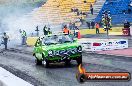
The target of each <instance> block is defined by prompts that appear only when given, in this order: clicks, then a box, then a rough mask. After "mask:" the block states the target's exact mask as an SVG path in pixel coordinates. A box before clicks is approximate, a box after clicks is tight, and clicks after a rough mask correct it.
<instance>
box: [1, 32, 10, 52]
mask: <svg viewBox="0 0 132 86" xmlns="http://www.w3.org/2000/svg"><path fill="white" fill-rule="evenodd" d="M2 39H3V44H4V45H5V50H7V43H8V40H9V36H8V35H7V34H6V33H5V32H4V34H3V36H2Z"/></svg>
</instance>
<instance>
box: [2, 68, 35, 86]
mask: <svg viewBox="0 0 132 86" xmlns="http://www.w3.org/2000/svg"><path fill="white" fill-rule="evenodd" d="M0 86H33V85H31V84H30V83H28V82H26V81H24V80H23V79H21V78H19V77H17V76H15V75H13V74H12V73H10V72H9V71H7V70H5V69H3V68H1V67H0Z"/></svg>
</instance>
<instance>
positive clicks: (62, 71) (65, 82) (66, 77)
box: [0, 50, 132, 86]
mask: <svg viewBox="0 0 132 86" xmlns="http://www.w3.org/2000/svg"><path fill="white" fill-rule="evenodd" d="M22 52H23V53H22ZM25 52H26V51H24V50H22V51H21V52H19V51H18V52H15V51H4V52H3V53H4V54H3V55H1V54H2V53H0V64H1V65H0V66H2V67H4V68H5V69H7V70H9V71H11V72H12V73H13V74H15V75H17V76H18V77H20V78H23V79H24V80H26V81H28V82H29V83H31V84H34V85H35V86H80V85H81V86H111V85H113V86H119V85H120V86H126V85H130V84H132V83H131V82H129V83H121V82H119V83H116V82H115V83H113V82H94V83H93V82H88V83H84V84H79V83H78V82H77V80H76V78H75V76H76V72H77V64H76V62H72V64H71V66H69V67H65V66H64V64H55V65H52V66H51V67H50V68H44V67H43V65H42V66H36V65H35V63H34V61H33V60H34V57H33V56H32V55H30V54H25ZM101 57H102V58H100V57H99V56H96V55H91V54H83V65H84V66H85V68H86V69H87V70H88V71H105V72H106V71H128V68H129V66H131V65H132V64H130V63H123V64H124V66H126V67H128V68H124V66H123V68H122V67H120V65H122V60H119V61H118V64H120V65H117V64H115V63H114V62H117V60H116V61H114V59H106V58H105V57H103V56H102V55H101ZM111 60H112V62H110V63H109V61H111ZM104 63H105V64H104ZM128 64H129V65H128ZM35 82H36V83H35ZM108 84H109V85H108Z"/></svg>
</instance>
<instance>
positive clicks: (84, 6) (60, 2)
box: [32, 0, 95, 25]
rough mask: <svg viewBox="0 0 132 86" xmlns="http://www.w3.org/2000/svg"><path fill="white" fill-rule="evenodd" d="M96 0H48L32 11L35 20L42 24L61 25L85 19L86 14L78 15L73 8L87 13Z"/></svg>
mask: <svg viewBox="0 0 132 86" xmlns="http://www.w3.org/2000/svg"><path fill="white" fill-rule="evenodd" d="M94 2H95V0H48V1H47V2H46V3H45V4H44V5H42V6H41V7H39V8H38V9H37V10H35V11H33V12H32V16H33V20H34V21H36V22H39V23H40V24H52V25H59V24H62V23H69V22H75V21H76V20H77V19H84V18H86V15H77V12H72V11H71V9H72V8H76V9H78V11H79V12H82V13H86V12H88V11H89V10H90V4H94Z"/></svg>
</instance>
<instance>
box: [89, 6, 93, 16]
mask: <svg viewBox="0 0 132 86" xmlns="http://www.w3.org/2000/svg"><path fill="white" fill-rule="evenodd" d="M90 11H91V14H92V15H93V5H92V4H91V5H90Z"/></svg>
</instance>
